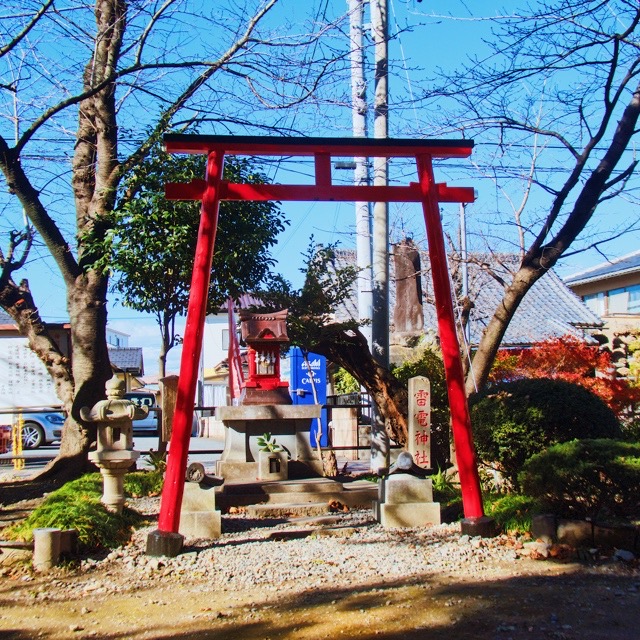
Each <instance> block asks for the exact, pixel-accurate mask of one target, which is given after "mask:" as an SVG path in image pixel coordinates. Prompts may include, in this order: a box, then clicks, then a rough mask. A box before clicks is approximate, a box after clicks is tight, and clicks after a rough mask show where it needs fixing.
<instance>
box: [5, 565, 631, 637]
mask: <svg viewBox="0 0 640 640" xmlns="http://www.w3.org/2000/svg"><path fill="white" fill-rule="evenodd" d="M130 583H131V577H130V575H128V574H126V573H124V572H119V571H113V572H110V571H103V570H102V571H95V572H89V573H82V574H80V573H76V574H74V573H70V572H68V571H64V570H57V571H55V572H54V573H53V574H48V575H47V576H37V575H36V576H29V577H25V576H22V577H14V578H11V577H9V576H4V577H2V578H0V637H1V638H4V639H12V640H18V639H19V640H26V639H31V638H48V639H51V640H58V639H68V638H101V639H105V640H106V639H107V638H108V639H120V638H122V639H124V638H126V639H131V640H137V639H143V638H176V639H185V640H186V639H187V638H193V639H203V638H215V639H216V640H229V639H243V640H254V639H256V640H258V639H259V640H265V639H266V638H269V639H270V640H280V639H282V640H284V639H289V638H291V639H293V638H295V639H296V640H317V639H319V638H372V639H373V638H378V639H392V638H394V639H396V638H398V639H400V638H402V639H403V640H413V639H415V640H418V639H420V640H431V639H436V638H438V640H441V639H442V638H448V637H450V638H455V639H456V640H467V639H469V640H470V639H471V638H474V639H478V638H491V639H495V640H508V639H513V640H520V639H525V638H526V639H529V640H530V639H539V638H552V639H556V640H602V639H604V638H606V639H607V640H633V639H636V638H640V576H639V575H638V573H637V571H632V570H631V569H629V568H623V567H621V566H613V565H608V566H604V567H588V566H584V565H580V564H574V563H567V564H560V563H556V562H555V561H536V560H530V559H519V560H517V561H514V562H512V563H508V564H506V563H503V565H502V566H498V565H496V566H491V567H490V568H489V569H488V570H486V571H484V572H483V573H482V575H481V576H478V577H474V576H473V575H466V574H465V572H464V571H461V572H460V575H455V573H454V574H450V575H437V574H434V573H432V572H430V571H429V570H428V567H427V568H425V572H424V574H422V575H418V576H413V577H412V578H410V579H409V578H407V579H399V580H395V581H393V582H388V581H384V580H380V581H371V580H368V581H366V582H362V583H358V580H357V578H355V579H354V578H353V577H350V578H349V579H348V580H345V583H349V584H348V585H346V586H343V585H341V584H334V585H331V586H330V587H327V588H323V589H314V590H308V589H306V588H305V585H304V584H302V583H300V582H299V581H298V582H296V583H293V584H285V585H272V586H269V587H267V588H264V587H263V588H244V589H234V590H230V589H228V588H225V586H224V585H220V584H217V585H216V584H211V583H210V581H209V580H207V577H206V576H199V577H194V576H191V575H190V576H189V579H186V577H185V576H184V575H180V574H176V575H174V574H169V575H164V576H162V575H158V576H157V578H156V579H155V580H153V581H149V582H148V585H147V586H145V587H142V588H141V587H140V586H139V585H136V586H135V588H133V589H132V588H131V584H130Z"/></svg>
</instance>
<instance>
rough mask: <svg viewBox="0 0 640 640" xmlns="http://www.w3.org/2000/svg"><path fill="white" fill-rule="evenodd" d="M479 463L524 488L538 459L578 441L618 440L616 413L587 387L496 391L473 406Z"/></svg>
mask: <svg viewBox="0 0 640 640" xmlns="http://www.w3.org/2000/svg"><path fill="white" fill-rule="evenodd" d="M469 405H470V411H471V422H472V425H473V434H474V442H475V445H476V450H477V452H478V457H479V458H480V460H481V461H482V462H484V463H487V464H489V465H491V466H493V467H495V468H498V469H499V470H500V471H501V472H502V473H503V474H504V475H505V477H506V478H507V479H508V480H509V481H510V482H511V483H512V485H513V486H514V487H515V488H518V486H519V485H518V473H519V472H520V471H521V469H522V467H523V465H524V463H525V462H526V461H527V460H528V459H529V458H530V457H531V456H533V455H534V454H536V453H539V452H540V451H541V450H543V449H545V448H546V447H549V446H551V445H554V444H557V443H559V442H566V441H569V440H573V439H575V438H617V437H619V436H620V425H619V423H618V420H617V419H616V417H615V415H614V413H613V411H611V409H609V407H607V405H606V404H605V403H604V402H603V401H602V400H601V399H600V398H598V397H597V396H595V395H594V394H593V393H591V392H590V391H588V390H586V389H585V388H584V387H581V386H578V385H575V384H571V383H570V382H565V381H563V380H548V379H523V380H516V381H513V382H505V383H501V384H497V385H493V386H492V387H490V388H489V389H487V390H485V391H483V392H482V393H479V394H475V395H473V396H471V398H470V400H469Z"/></svg>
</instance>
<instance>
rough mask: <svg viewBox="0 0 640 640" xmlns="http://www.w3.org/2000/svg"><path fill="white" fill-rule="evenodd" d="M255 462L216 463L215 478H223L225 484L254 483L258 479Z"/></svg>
mask: <svg viewBox="0 0 640 640" xmlns="http://www.w3.org/2000/svg"><path fill="white" fill-rule="evenodd" d="M258 472H259V469H258V463H257V462H228V461H226V460H218V462H216V476H218V477H219V478H224V479H225V482H227V483H232V482H255V481H256V480H257V479H258Z"/></svg>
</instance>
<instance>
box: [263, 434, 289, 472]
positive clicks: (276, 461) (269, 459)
mask: <svg viewBox="0 0 640 640" xmlns="http://www.w3.org/2000/svg"><path fill="white" fill-rule="evenodd" d="M257 442H258V468H259V477H260V480H286V479H287V477H288V455H287V452H286V451H285V450H284V449H283V448H282V447H281V446H280V445H279V444H278V443H277V442H276V439H275V438H272V436H271V434H270V433H264V434H262V435H261V436H258V439H257Z"/></svg>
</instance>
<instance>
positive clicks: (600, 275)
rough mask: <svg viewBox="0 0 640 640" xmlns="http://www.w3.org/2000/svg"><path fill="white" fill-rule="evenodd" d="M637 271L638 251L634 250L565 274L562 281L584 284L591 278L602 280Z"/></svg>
mask: <svg viewBox="0 0 640 640" xmlns="http://www.w3.org/2000/svg"><path fill="white" fill-rule="evenodd" d="M637 271H640V251H634V252H633V253H628V254H627V255H625V256H622V257H621V258H616V259H615V260H611V261H607V262H601V263H600V264H597V265H596V266H595V267H590V268H589V269H584V270H583V271H579V272H578V273H574V274H572V275H570V276H567V277H566V278H565V279H564V282H565V283H566V284H584V283H586V282H591V281H592V280H604V279H606V278H613V277H614V276H619V275H622V274H623V273H635V272H637Z"/></svg>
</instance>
